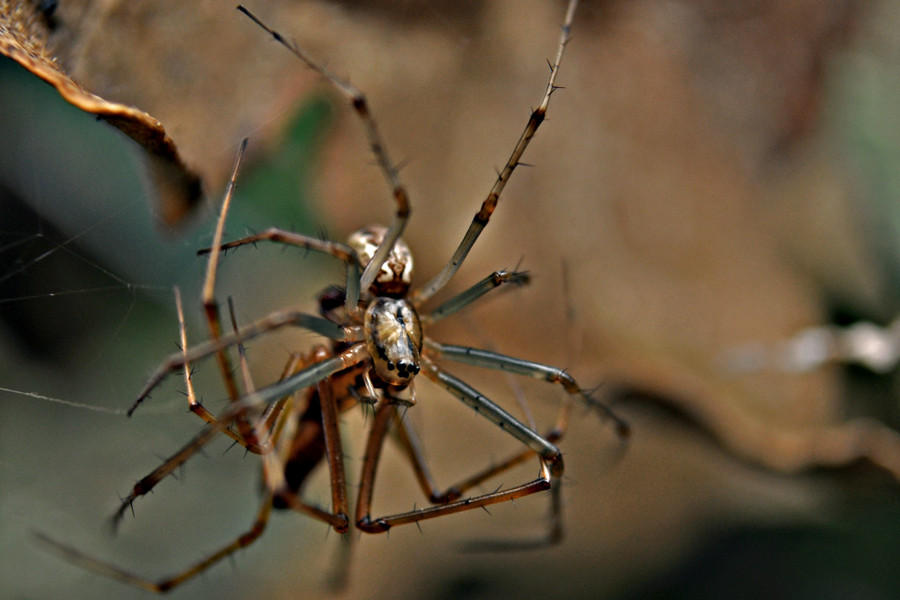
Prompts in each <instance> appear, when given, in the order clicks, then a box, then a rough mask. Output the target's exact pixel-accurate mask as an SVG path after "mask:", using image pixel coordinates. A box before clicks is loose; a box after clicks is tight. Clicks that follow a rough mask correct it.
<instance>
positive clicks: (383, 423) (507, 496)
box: [356, 399, 562, 533]
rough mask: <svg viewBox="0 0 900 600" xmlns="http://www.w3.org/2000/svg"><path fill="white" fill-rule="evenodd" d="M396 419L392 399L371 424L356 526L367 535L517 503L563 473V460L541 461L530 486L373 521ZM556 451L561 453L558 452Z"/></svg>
mask: <svg viewBox="0 0 900 600" xmlns="http://www.w3.org/2000/svg"><path fill="white" fill-rule="evenodd" d="M395 418H396V404H394V403H393V402H392V401H391V400H389V399H388V400H387V401H384V402H382V403H380V404H379V406H378V408H377V409H376V411H375V419H374V422H373V423H372V429H371V430H370V432H369V439H368V441H367V443H366V456H365V460H364V462H363V472H362V477H361V480H360V489H359V500H358V501H357V506H356V526H357V527H358V528H359V529H360V530H362V531H365V532H367V533H382V532H384V531H387V530H388V529H390V528H391V527H393V526H395V525H404V524H407V523H416V522H418V521H422V520H425V519H433V518H436V517H440V516H443V515H448V514H453V513H458V512H463V511H466V510H472V509H474V508H481V507H485V506H489V505H491V504H497V503H499V502H508V501H511V500H516V499H518V498H522V497H524V496H528V495H531V494H534V493H536V492H540V491H544V490H547V489H549V488H550V487H551V477H555V476H556V475H555V474H554V475H551V471H556V472H558V473H560V474H561V472H562V461H561V457H559V460H557V461H555V462H553V465H552V467H551V465H550V464H549V461H544V460H542V461H541V471H540V475H539V476H538V478H537V479H535V480H533V481H530V482H528V483H525V484H522V485H518V486H516V487H513V488H510V489H506V490H502V491H500V490H498V491H496V492H491V493H488V494H482V495H480V496H473V497H469V498H462V499H459V500H455V501H451V502H448V503H446V504H441V505H438V506H430V507H427V508H421V509H416V510H412V511H409V512H405V513H399V514H395V515H389V516H384V517H377V518H372V517H371V516H370V515H369V513H370V506H371V503H372V494H373V492H374V485H375V471H376V469H377V466H378V461H379V459H380V457H381V448H382V446H383V445H384V439H385V436H386V434H387V431H388V428H389V426H390V424H391V422H392V421H393V420H394V419H395ZM510 418H511V417H510ZM547 445H548V446H550V447H552V444H549V443H548V444H547ZM556 452H557V453H558V450H557V451H556Z"/></svg>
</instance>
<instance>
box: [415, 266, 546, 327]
mask: <svg viewBox="0 0 900 600" xmlns="http://www.w3.org/2000/svg"><path fill="white" fill-rule="evenodd" d="M529 281H531V276H530V275H529V274H528V273H526V272H524V271H494V272H493V273H491V274H490V275H488V276H487V277H485V278H484V279H482V280H481V281H479V282H478V283H476V284H475V285H473V286H472V287H470V288H469V289H467V290H465V291H463V292H461V293H460V294H457V295H456V296H454V297H452V298H450V299H449V300H447V301H446V302H444V303H443V304H441V305H440V306H438V307H437V308H435V309H434V310H432V311H431V312H429V313H428V314H426V315H421V316H420V317H419V319H420V320H421V321H422V323H423V324H427V325H431V324H433V323H437V322H438V321H440V320H442V319H446V318H447V317H449V316H450V315H452V314H453V313H456V312H458V311H460V310H462V309H463V308H465V307H467V306H468V305H469V304H471V303H472V302H474V301H475V300H477V299H479V298H481V297H482V296H484V295H485V294H487V293H488V292H489V291H491V290H493V289H495V288H497V287H499V286H501V285H504V284H510V283H511V284H513V285H525V284H527V283H528V282H529Z"/></svg>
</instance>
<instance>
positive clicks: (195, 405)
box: [175, 287, 262, 453]
mask: <svg viewBox="0 0 900 600" xmlns="http://www.w3.org/2000/svg"><path fill="white" fill-rule="evenodd" d="M175 309H176V312H177V313H178V329H179V333H180V337H181V349H182V358H183V359H184V365H183V367H184V384H185V389H186V391H187V399H188V408H189V409H190V411H191V412H192V413H194V414H195V415H197V416H198V417H200V418H201V419H203V420H204V421H206V422H207V423H209V424H210V425H215V424H216V423H217V422H218V419H217V418H216V417H215V415H213V414H212V413H211V412H209V411H208V410H207V409H206V407H205V406H203V405H202V404H201V403H200V401H199V400H197V394H196V393H195V392H194V383H193V380H192V378H191V367H190V361H189V360H188V359H187V356H186V355H185V354H186V352H187V348H188V346H187V328H186V327H185V323H184V308H183V307H182V305H181V290H179V289H178V288H177V287H176V288H175ZM222 432H223V433H224V434H225V435H227V436H228V437H230V438H231V439H233V440H234V441H236V442H237V443H239V444H241V445H243V446H244V447H245V448H247V450H249V451H250V452H254V453H259V452H261V451H262V449H261V448H260V447H259V446H257V445H255V444H250V443H249V442H247V440H245V439H244V438H243V437H241V436H240V435H239V434H238V433H237V432H236V431H234V430H232V429H230V428H228V427H225V428H223V429H222Z"/></svg>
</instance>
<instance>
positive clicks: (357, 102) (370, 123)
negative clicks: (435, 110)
mask: <svg viewBox="0 0 900 600" xmlns="http://www.w3.org/2000/svg"><path fill="white" fill-rule="evenodd" d="M238 10H239V11H241V12H242V13H244V14H245V15H247V16H248V17H250V19H251V20H253V22H254V23H256V24H257V25H259V26H260V27H261V28H262V29H264V30H265V31H266V32H267V33H268V34H269V35H271V36H272V37H273V38H274V39H275V40H276V41H277V42H278V43H280V44H281V45H282V46H284V47H285V48H287V49H288V50H289V51H290V52H291V53H292V54H293V55H294V56H296V57H297V58H299V59H300V60H302V61H303V62H304V63H306V65H307V66H308V67H309V68H310V69H312V70H313V71H315V72H316V73H318V74H319V75H321V76H322V77H324V78H325V79H327V80H328V81H330V82H331V84H332V85H334V87H335V88H337V90H338V91H339V92H340V93H341V94H343V95H344V96H346V97H347V99H349V100H350V103H351V104H352V105H353V109H354V110H355V111H356V114H357V116H358V117H359V119H360V121H362V124H363V128H364V129H365V132H366V138H367V139H368V141H369V148H371V150H372V154H374V155H375V160H376V161H377V162H378V166H379V167H380V168H381V172H382V173H383V174H384V177H385V179H386V180H387V183H388V186H390V188H391V193H392V194H393V196H394V201H395V202H396V204H397V211H396V212H395V213H394V218H393V219H392V220H391V224H390V226H389V227H388V231H387V233H385V236H384V241H383V242H382V244H381V245H380V246H379V248H378V250H377V251H376V252H375V255H374V256H373V257H372V259H371V260H370V261H369V264H368V265H367V266H366V268H365V270H364V271H363V274H362V278H361V281H360V287H361V288H362V289H363V290H367V289H369V286H370V285H372V282H373V281H375V276H376V275H377V274H378V272H379V271H380V270H381V266H382V265H383V264H384V261H385V260H387V257H388V255H389V254H390V252H391V250H392V249H393V247H394V243H395V242H396V241H397V239H398V238H399V237H400V235H401V234H402V233H403V230H404V229H405V228H406V222H407V221H408V220H409V213H410V206H409V196H408V195H407V193H406V188H405V187H404V186H403V184H402V183H401V182H400V176H399V175H398V174H397V168H396V167H395V166H394V163H392V162H391V160H390V158H389V157H388V154H387V147H386V146H385V144H384V141H383V140H382V138H381V134H380V133H379V131H378V126H377V124H376V123H375V119H374V118H373V117H372V114H371V112H370V111H369V104H368V101H367V100H366V97H365V94H363V93H362V91H361V90H359V89H358V88H357V87H356V86H354V85H352V84H350V83H349V82H347V81H344V80H343V79H340V78H339V77H338V76H337V75H335V74H334V73H332V72H331V71H329V70H328V69H326V68H325V67H324V66H322V64H320V63H318V62H316V61H314V60H313V59H312V58H311V57H310V56H309V55H307V54H306V52H304V51H303V50H302V49H300V48H299V47H298V46H297V45H296V44H295V43H293V42H289V41H288V40H286V39H285V38H284V37H283V36H282V35H281V34H280V33H278V32H277V31H275V30H274V29H272V28H270V27H269V26H268V25H266V24H265V23H263V22H262V21H261V20H260V19H259V18H258V17H257V16H256V15H254V14H253V13H251V12H250V11H249V10H247V9H246V8H244V7H243V6H238Z"/></svg>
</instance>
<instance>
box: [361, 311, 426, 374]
mask: <svg viewBox="0 0 900 600" xmlns="http://www.w3.org/2000/svg"><path fill="white" fill-rule="evenodd" d="M365 336H366V348H367V349H368V351H369V355H370V356H371V357H372V363H373V364H374V367H375V374H376V375H378V377H379V378H380V379H381V380H382V381H384V382H385V383H387V384H390V385H394V386H405V385H408V384H409V383H410V382H411V381H412V380H413V377H415V376H416V374H418V372H419V353H420V352H421V350H422V325H421V324H420V323H419V316H418V315H417V314H416V311H415V309H414V308H413V307H412V305H411V304H410V303H409V302H407V301H406V300H403V299H400V298H386V297H384V296H381V297H377V298H375V299H374V300H372V302H371V303H370V304H369V308H368V309H366V317H365Z"/></svg>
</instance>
